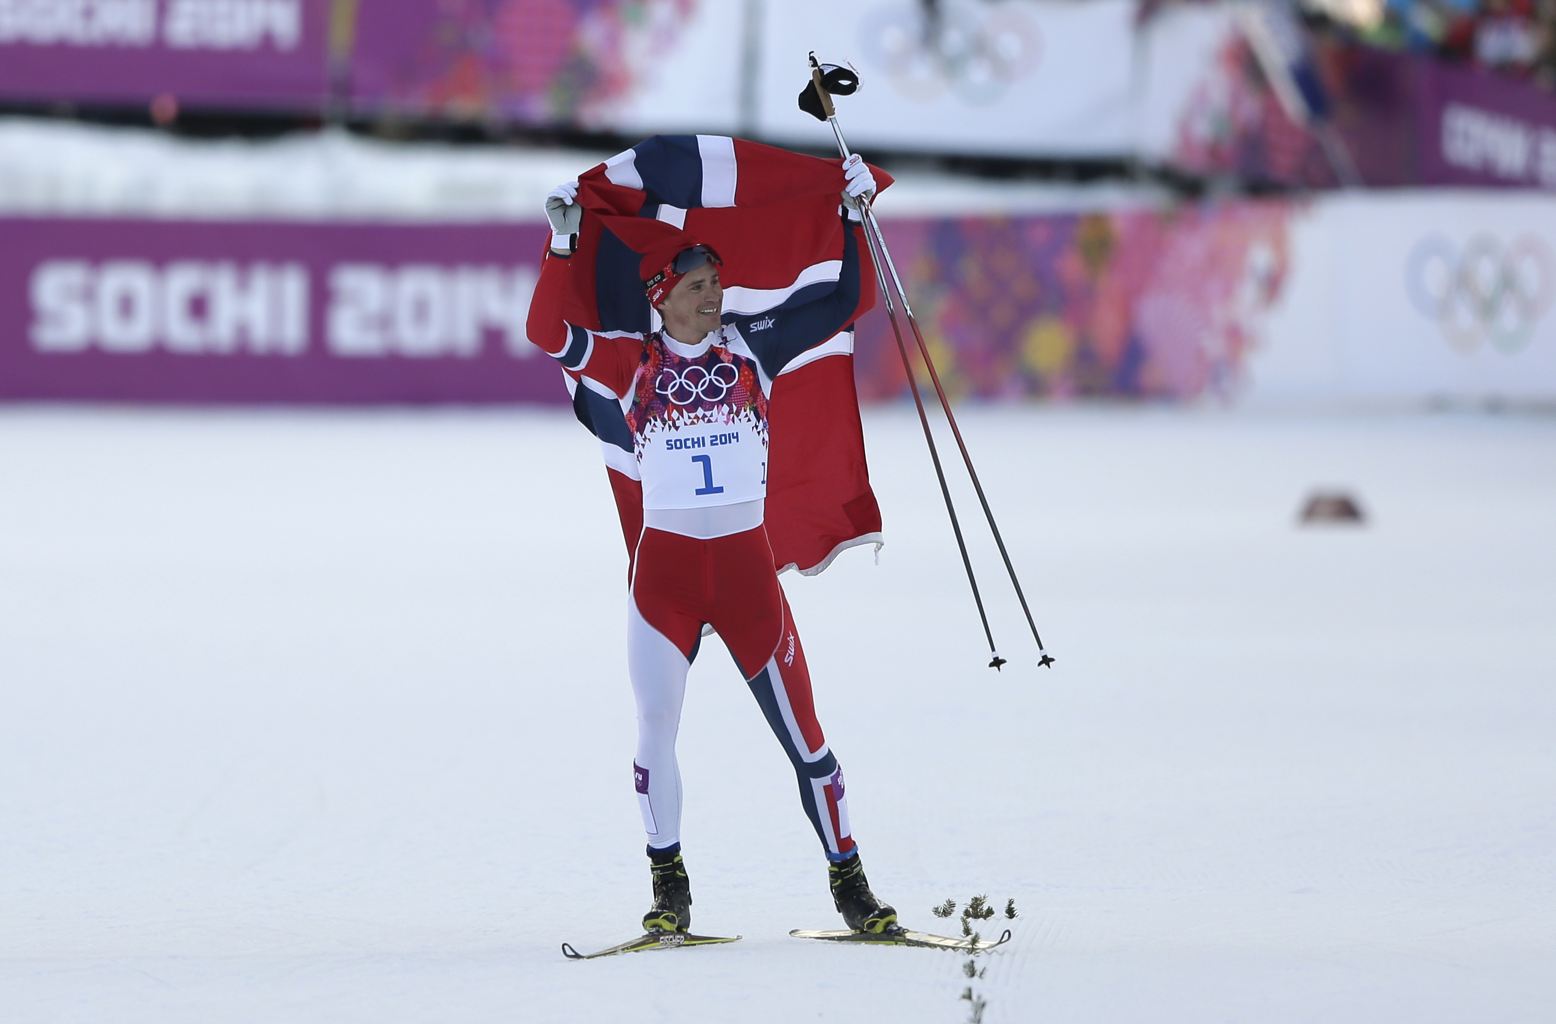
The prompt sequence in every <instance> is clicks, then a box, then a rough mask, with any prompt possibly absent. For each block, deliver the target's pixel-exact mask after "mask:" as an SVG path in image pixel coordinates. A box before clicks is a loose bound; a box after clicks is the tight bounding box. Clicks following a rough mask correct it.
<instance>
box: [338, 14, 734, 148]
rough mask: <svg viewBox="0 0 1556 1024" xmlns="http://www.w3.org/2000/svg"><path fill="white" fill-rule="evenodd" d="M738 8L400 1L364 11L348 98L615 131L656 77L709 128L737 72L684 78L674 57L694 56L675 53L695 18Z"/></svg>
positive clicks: (705, 65)
mask: <svg viewBox="0 0 1556 1024" xmlns="http://www.w3.org/2000/svg"><path fill="white" fill-rule="evenodd" d="M735 10H736V9H735V8H734V7H733V6H732V5H730V6H726V5H723V4H712V3H709V2H708V0H658V2H656V3H649V4H645V3H639V2H628V0H402V2H401V3H398V4H396V5H395V11H394V15H393V16H392V17H387V16H385V15H384V14H383V13H382V12H378V11H376V10H374V9H372V8H371V7H370V6H368V5H366V4H364V5H363V9H362V13H361V15H360V16H359V17H358V19H357V29H356V41H355V46H354V48H353V56H352V61H351V78H350V85H349V100H350V103H351V105H352V106H353V107H354V108H355V109H358V110H361V111H364V112H369V113H371V112H384V111H397V112H401V113H416V114H423V115H434V116H448V117H454V118H462V119H481V120H491V119H496V120H504V121H515V122H520V123H528V124H572V125H581V126H584V127H591V128H603V129H610V130H617V131H620V130H623V129H624V128H626V127H627V126H626V125H625V124H623V123H622V108H623V107H624V106H625V105H627V104H628V103H629V102H630V101H631V100H633V99H634V98H636V97H638V95H639V94H640V93H641V91H642V88H643V82H644V79H645V78H647V77H649V76H651V75H653V74H656V73H657V74H658V75H659V76H660V77H662V78H668V79H670V80H671V81H672V82H675V83H678V85H684V88H678V89H677V92H678V93H679V94H681V95H682V96H683V97H684V99H683V101H682V103H681V106H682V107H684V108H685V109H686V110H687V111H689V112H692V116H696V115H697V113H698V112H700V114H701V118H702V120H703V123H705V124H706V123H707V121H708V118H709V117H710V115H711V111H710V107H711V108H712V109H715V110H716V109H721V108H722V107H724V106H727V105H728V97H727V96H725V95H722V94H723V93H733V92H734V91H736V90H737V89H738V86H737V84H736V79H735V76H734V69H733V66H730V67H727V68H725V69H724V70H723V71H714V72H712V74H711V77H710V68H718V67H720V66H721V65H720V64H719V63H718V62H717V61H715V62H712V63H709V62H707V61H704V60H702V59H701V58H700V57H698V58H696V59H695V63H696V66H697V68H698V70H697V71H696V73H695V74H694V75H692V76H691V77H690V78H686V79H685V80H684V82H683V80H682V79H681V77H680V75H681V72H680V71H678V70H677V62H678V61H686V60H687V59H688V57H689V56H690V55H688V54H686V53H684V52H681V51H680V50H679V49H678V47H681V46H684V44H685V38H686V36H687V35H688V33H689V31H690V29H691V27H692V26H693V25H694V24H695V23H696V22H697V20H698V19H699V18H701V19H704V20H706V19H707V18H708V17H710V16H717V17H719V18H720V19H721V23H722V22H724V21H728V22H729V23H730V24H731V25H733V24H735V22H733V21H732V20H731V17H732V15H733V13H734V12H735ZM726 42H727V43H728V44H730V45H733V44H734V43H736V42H737V40H735V39H732V38H731V39H727V40H726ZM709 90H714V91H715V94H714V95H707V93H708V92H709ZM672 120H674V118H672Z"/></svg>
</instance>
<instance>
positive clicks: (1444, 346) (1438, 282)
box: [1245, 190, 1556, 403]
mask: <svg viewBox="0 0 1556 1024" xmlns="http://www.w3.org/2000/svg"><path fill="white" fill-rule="evenodd" d="M1291 248H1292V257H1293V258H1292V268H1291V279H1290V281H1289V282H1288V287H1287V288H1286V289H1285V292H1284V295H1283V298H1282V300H1281V302H1280V303H1279V305H1278V306H1277V307H1276V308H1275V309H1273V310H1272V311H1271V312H1270V314H1269V317H1268V319H1267V320H1266V321H1265V324H1264V330H1263V332H1262V333H1263V338H1262V343H1261V344H1260V345H1259V346H1258V349H1257V351H1256V352H1255V353H1254V354H1253V356H1252V357H1251V358H1250V360H1249V364H1248V367H1247V378H1246V381H1247V390H1246V392H1245V397H1247V398H1248V399H1250V400H1254V401H1257V400H1260V399H1273V400H1286V399H1292V400H1314V399H1316V400H1327V399H1331V398H1337V399H1342V400H1343V399H1359V400H1368V401H1386V402H1411V401H1432V400H1455V401H1488V400H1511V401H1535V402H1542V403H1543V402H1549V401H1556V215H1553V209H1552V203H1551V201H1550V200H1549V199H1547V198H1542V197H1540V196H1538V195H1534V194H1530V193H1523V194H1500V193H1491V192H1485V191H1476V192H1469V191H1454V190H1438V191H1434V192H1431V193H1426V192H1414V193H1395V194H1388V193H1376V192H1374V193H1367V194H1365V195H1355V196H1337V197H1334V198H1330V199H1324V200H1320V201H1318V202H1316V203H1314V204H1313V205H1312V206H1311V207H1310V208H1309V209H1308V211H1307V212H1306V214H1304V215H1302V216H1300V217H1298V218H1297V219H1296V221H1295V223H1294V225H1293V234H1292V241H1291Z"/></svg>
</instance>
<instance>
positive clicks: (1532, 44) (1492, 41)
mask: <svg viewBox="0 0 1556 1024" xmlns="http://www.w3.org/2000/svg"><path fill="white" fill-rule="evenodd" d="M1306 6H1308V7H1309V8H1310V9H1316V10H1317V12H1318V13H1320V14H1321V15H1323V16H1325V17H1326V19H1327V20H1329V21H1330V22H1331V23H1332V24H1334V25H1336V26H1337V27H1343V28H1344V30H1346V31H1347V32H1348V33H1349V34H1353V35H1355V36H1356V37H1357V38H1359V39H1361V40H1363V41H1365V42H1367V43H1370V44H1372V45H1375V46H1383V47H1387V48H1389V49H1395V50H1406V51H1410V52H1415V53H1430V54H1436V55H1437V56H1439V57H1441V58H1443V59H1445V60H1450V61H1456V62H1462V63H1467V64H1475V65H1478V66H1480V67H1485V68H1490V69H1493V70H1495V71H1498V72H1500V73H1503V74H1509V75H1513V76H1516V77H1519V78H1524V79H1528V80H1530V81H1532V82H1535V83H1536V84H1539V85H1541V86H1543V87H1545V88H1547V89H1551V90H1553V91H1556V0H1382V2H1381V3H1377V2H1374V3H1357V2H1355V0H1349V2H1348V0H1338V2H1337V0H1330V2H1310V3H1308V4H1306ZM1347 13H1353V14H1362V15H1363V16H1362V17H1349V18H1348V17H1346V16H1345V15H1346V14H1347Z"/></svg>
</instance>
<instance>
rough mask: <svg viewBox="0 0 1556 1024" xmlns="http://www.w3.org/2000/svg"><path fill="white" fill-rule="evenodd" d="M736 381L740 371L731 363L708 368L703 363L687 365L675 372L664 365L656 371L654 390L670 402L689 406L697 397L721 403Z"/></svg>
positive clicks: (717, 364)
mask: <svg viewBox="0 0 1556 1024" xmlns="http://www.w3.org/2000/svg"><path fill="white" fill-rule="evenodd" d="M739 380H740V371H739V370H738V369H736V368H735V365H734V364H733V363H714V364H713V369H711V370H709V369H708V368H707V367H704V366H688V367H687V368H686V369H684V370H679V371H677V370H672V369H670V368H669V367H668V366H667V367H665V368H664V369H663V370H660V371H659V377H658V379H656V380H655V381H654V393H655V394H657V395H659V396H661V397H663V398H666V399H668V400H669V401H670V403H671V404H672V405H691V404H692V403H693V402H695V401H697V400H698V399H701V400H702V401H704V402H722V401H724V399H725V398H727V397H728V396H729V392H730V389H731V388H733V387H734V386H735V384H736V382H738V381H739Z"/></svg>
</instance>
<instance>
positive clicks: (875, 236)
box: [800, 51, 1054, 669]
mask: <svg viewBox="0 0 1556 1024" xmlns="http://www.w3.org/2000/svg"><path fill="white" fill-rule="evenodd" d="M858 87H859V77H858V75H856V74H854V73H853V72H852V71H851V70H850V69H847V68H841V67H838V66H836V65H829V66H828V67H827V68H826V69H825V70H824V69H823V67H822V65H821V63H820V62H819V61H817V59H816V54H815V52H814V51H812V52H811V54H810V84H809V85H808V86H807V87H806V88H805V89H804V90H802V91H801V93H800V109H802V110H804V111H805V112H806V113H808V114H810V115H811V116H812V117H815V118H816V119H817V120H824V121H826V122H827V124H828V125H829V126H830V127H831V128H832V135H833V137H834V139H836V141H837V148H838V151H839V152H840V153H841V154H842V155H843V157H844V159H845V160H846V159H848V158H850V157H852V156H853V155H854V154H853V152H852V151H851V150H850V149H849V147H848V142H847V140H846V139H844V138H843V129H842V127H841V126H840V125H839V124H838V120H837V108H836V107H835V106H834V105H833V102H832V96H833V94H834V93H836V94H837V95H839V96H846V95H849V94H851V93H853V92H854V91H855V90H856V89H858ZM873 198H874V197H873V196H872V195H866V196H861V197H860V199H859V212H860V213H861V215H862V217H863V220H864V233H865V241H866V242H867V243H868V245H869V247H870V256H871V259H872V261H873V262H874V264H875V274H876V280H877V281H878V282H879V283H880V286H881V297H882V300H883V302H884V303H885V306H886V316H887V319H888V320H890V321H891V328H892V334H893V335H894V336H895V338H896V340H897V350H898V352H899V353H900V355H901V356H902V366H903V369H904V370H905V371H906V373H907V377H908V387H909V389H910V390H911V391H912V393H913V404H914V407H915V408H916V409H917V410H918V417H919V423H920V425H921V426H922V427H923V430H924V440H925V442H927V444H928V446H929V457H930V461H931V462H933V463H934V467H935V477H936V479H937V480H938V481H939V483H940V494H941V496H942V497H943V498H944V499H945V506H946V513H947V515H948V516H949V517H950V520H951V531H952V533H953V534H955V536H956V546H957V549H958V550H959V551H960V552H961V556H962V566H963V567H964V568H965V569H966V570H967V583H968V585H969V586H970V587H971V589H972V595H973V602H974V603H975V604H976V605H977V606H978V618H979V620H980V621H981V622H982V623H983V634H984V637H985V638H986V639H987V640H988V642H989V653H990V655H991V658H990V661H989V667H990V668H993V669H998V668H999V667H1000V666H1001V665H1004V664H1005V659H1004V658H1001V657H1000V655H999V652H998V650H997V649H996V648H995V645H994V636H993V632H992V631H991V630H990V629H989V617H988V615H987V614H986V613H985V612H984V608H983V597H982V595H981V594H980V593H979V590H978V580H977V578H976V576H975V575H974V574H973V568H972V561H971V559H969V558H968V556H967V544H966V542H965V540H964V539H963V536H962V527H961V522H960V520H959V519H958V518H957V515H956V507H955V505H954V504H953V503H952V501H951V491H950V489H949V488H948V487H947V486H946V480H945V471H944V469H943V467H942V466H941V463H940V453H939V451H938V450H937V448H936V446H935V439H934V435H933V433H932V432H931V431H930V427H929V417H928V415H927V413H926V412H925V410H924V400H923V397H922V395H921V394H920V392H919V387H918V381H917V378H916V375H915V374H914V372H913V366H912V363H911V361H910V360H909V358H908V350H907V345H906V343H905V342H904V340H903V336H902V327H901V325H900V324H899V323H898V321H897V308H896V307H897V304H898V303H899V302H900V304H901V306H902V310H903V312H904V313H905V314H906V317H907V321H908V326H909V327H910V328H911V329H912V332H913V336H914V340H915V341H916V342H917V345H918V350H919V355H920V357H921V358H922V359H923V360H924V366H925V368H926V369H927V370H928V371H929V377H930V381H931V382H932V383H933V384H934V388H935V395H936V397H937V398H938V399H939V401H940V407H941V409H943V410H944V411H945V416H946V422H947V423H948V424H949V425H950V427H951V433H952V434H953V435H954V436H955V438H956V444H957V447H958V449H959V450H960V451H961V454H962V462H963V464H964V465H965V466H966V467H967V475H968V476H969V477H970V478H971V480H972V484H973V489H974V491H976V492H977V495H978V502H979V504H980V505H981V506H982V507H983V514H984V518H985V519H986V520H987V521H988V524H989V530H990V532H992V533H993V535H994V542H995V544H996V545H997V546H998V547H999V552H1000V557H1001V558H1002V559H1003V560H1004V563H1005V570H1006V572H1007V573H1008V574H1009V575H1010V582H1011V585H1012V586H1013V587H1014V588H1015V591H1016V598H1017V600H1019V601H1020V602H1021V610H1022V612H1024V613H1025V614H1026V619H1027V625H1028V626H1029V627H1030V628H1031V630H1032V639H1033V640H1035V641H1036V642H1037V649H1038V653H1039V654H1040V657H1039V659H1038V664H1039V665H1040V666H1042V667H1043V668H1048V667H1050V666H1052V665H1053V663H1054V659H1053V656H1052V655H1050V654H1049V653H1048V652H1047V651H1046V650H1044V648H1043V638H1042V637H1041V636H1040V635H1039V634H1038V631H1037V623H1036V622H1035V621H1034V620H1033V618H1032V611H1031V609H1030V608H1029V607H1028V605H1027V599H1026V595H1025V594H1024V593H1023V592H1022V590H1021V581H1020V580H1019V579H1018V578H1017V577H1016V570H1015V567H1014V566H1013V565H1012V564H1011V561H1010V553H1009V552H1008V551H1007V550H1006V548H1005V540H1004V538H1003V537H1002V536H1001V535H1000V529H999V525H998V524H997V523H996V522H995V521H994V512H993V511H992V510H991V509H990V507H989V501H988V498H987V496H986V495H985V494H984V491H983V484H982V482H981V481H980V480H979V479H978V471H977V470H976V469H975V468H974V467H973V463H972V456H971V455H970V454H969V453H968V451H967V444H966V442H965V441H964V440H963V439H962V432H961V429H960V428H959V427H958V426H957V423H956V416H955V414H954V413H953V412H952V411H951V402H950V399H949V398H947V397H946V393H945V388H944V387H943V386H942V385H941V383H940V375H939V373H937V372H936V370H935V364H934V360H933V359H931V358H930V354H929V346H928V344H927V343H926V342H925V340H924V332H923V331H922V330H921V329H920V328H919V325H918V319H917V318H916V317H915V316H914V315H913V310H912V307H910V306H909V305H908V295H907V290H906V289H905V288H904V287H903V285H902V279H901V277H899V276H898V274H897V267H896V264H895V263H893V262H892V258H891V253H890V252H889V251H888V250H887V248H886V237H885V235H883V234H882V233H881V226H880V223H879V221H877V220H876V218H875V210H874V209H873V207H872V205H871V200H872V199H873ZM888 274H889V275H890V281H889V282H888V280H887V275H888ZM894 296H895V299H894Z"/></svg>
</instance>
